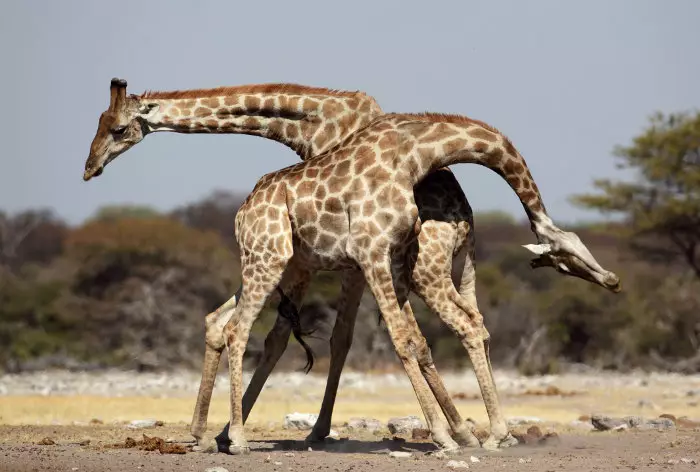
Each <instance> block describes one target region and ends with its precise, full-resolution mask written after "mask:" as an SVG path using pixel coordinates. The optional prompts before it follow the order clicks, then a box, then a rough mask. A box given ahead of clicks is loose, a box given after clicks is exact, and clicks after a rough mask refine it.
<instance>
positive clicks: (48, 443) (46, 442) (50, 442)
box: [37, 438, 56, 446]
mask: <svg viewBox="0 0 700 472" xmlns="http://www.w3.org/2000/svg"><path fill="white" fill-rule="evenodd" d="M37 444H38V445H40V446H53V445H54V444H56V441H54V440H53V439H51V438H44V439H42V440H41V441H39V442H38V443H37Z"/></svg>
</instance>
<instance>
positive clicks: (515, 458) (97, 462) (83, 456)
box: [0, 424, 700, 472]
mask: <svg viewBox="0 0 700 472" xmlns="http://www.w3.org/2000/svg"><path fill="white" fill-rule="evenodd" d="M213 426H214V425H213ZM216 426H219V427H220V426H221V425H216ZM523 428H525V427H524V426H523V427H521V428H520V430H522V429H523ZM248 432H249V437H250V439H251V447H252V452H251V454H250V455H246V456H230V455H226V454H221V453H218V454H203V453H193V452H187V453H185V454H168V453H165V454H163V453H161V452H159V451H158V450H155V451H150V452H149V451H144V450H140V449H139V448H138V445H137V446H136V447H132V448H123V447H122V448H114V447H113V445H114V444H120V445H122V446H123V445H124V443H125V440H126V439H127V437H131V438H133V439H134V440H137V441H138V440H142V434H146V435H147V436H151V437H153V436H156V437H160V438H165V439H170V440H188V433H187V426H186V425H184V424H180V425H173V426H169V425H165V426H162V427H155V428H150V429H145V430H127V429H125V427H124V426H114V425H109V426H107V425H93V426H2V427H0V471H3V472H4V471H13V472H14V471H18V472H19V471H22V472H24V471H73V472H76V471H127V470H134V471H136V470H138V471H204V470H205V469H207V468H210V467H224V468H226V469H227V470H228V471H229V472H233V471H258V470H261V471H265V470H269V471H284V472H288V471H306V470H330V471H350V470H353V471H365V470H375V471H402V472H408V471H413V470H416V471H417V470H421V471H427V470H430V471H433V470H451V469H450V468H449V467H448V465H447V464H448V461H450V460H457V461H465V462H466V463H467V464H468V465H469V468H470V469H471V470H489V471H492V470H508V471H509V472H510V471H519V470H533V469H534V470H538V471H542V472H545V471H547V472H548V471H559V470H596V471H609V470H620V469H622V470H626V469H630V470H665V469H669V468H672V469H673V470H697V469H698V468H700V465H697V464H693V463H692V462H691V461H692V460H695V461H697V460H698V459H700V431H697V430H684V429H682V428H681V429H677V430H674V431H666V432H657V431H625V432H588V433H566V434H561V435H559V437H558V439H555V440H551V441H549V442H547V443H546V444H544V445H518V446H516V447H513V448H510V449H506V450H503V451H500V452H486V451H484V450H480V449H476V450H475V449H472V450H465V451H464V452H463V453H460V454H457V455H454V456H450V457H448V458H446V459H440V458H436V457H433V456H432V455H431V451H434V450H435V448H434V446H433V445H432V444H430V443H429V442H427V441H415V440H411V439H408V440H406V441H402V440H394V439H392V438H388V437H387V438H382V437H381V435H379V436H375V435H372V434H369V433H365V434H364V435H349V436H348V437H344V436H346V435H344V434H342V433H341V437H340V438H339V439H338V440H332V441H329V442H328V443H327V444H325V445H320V446H315V447H314V448H313V450H312V451H309V450H308V446H307V445H306V444H304V442H303V437H304V433H303V432H289V431H286V430H270V431H261V430H260V429H259V428H252V429H249V431H248ZM44 438H49V439H51V440H52V441H54V442H55V444H52V445H39V443H40V442H42V440H44ZM88 440H89V443H87V441H88ZM44 442H51V441H44ZM167 446H168V444H165V447H167ZM389 451H408V452H411V453H412V457H410V458H392V457H390V456H389V455H388V452H389ZM471 456H474V457H476V458H477V459H478V461H479V462H472V458H471ZM669 461H670V462H669Z"/></svg>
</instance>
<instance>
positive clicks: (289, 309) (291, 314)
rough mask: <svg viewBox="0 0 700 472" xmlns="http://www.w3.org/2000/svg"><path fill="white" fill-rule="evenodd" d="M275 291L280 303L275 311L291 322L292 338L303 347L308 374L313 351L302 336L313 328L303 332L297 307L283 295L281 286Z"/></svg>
mask: <svg viewBox="0 0 700 472" xmlns="http://www.w3.org/2000/svg"><path fill="white" fill-rule="evenodd" d="M277 291H278V292H279V294H280V297H281V300H280V303H279V305H277V313H278V314H279V316H281V317H282V318H284V319H286V320H287V321H289V322H290V323H291V325H292V334H293V335H294V339H296V340H297V342H298V343H299V344H300V345H301V347H302V348H304V352H305V353H306V365H305V366H304V373H305V374H308V373H309V372H310V371H311V368H312V367H313V366H314V352H313V350H312V349H311V346H309V345H308V344H307V343H306V341H304V339H303V336H308V335H310V334H312V333H313V330H312V331H310V332H305V331H303V330H302V329H301V317H300V316H299V310H297V307H296V306H294V303H293V302H292V300H291V299H290V298H289V297H288V296H287V295H285V293H284V292H283V291H282V289H281V288H279V287H277Z"/></svg>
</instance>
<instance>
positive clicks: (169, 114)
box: [84, 79, 513, 450]
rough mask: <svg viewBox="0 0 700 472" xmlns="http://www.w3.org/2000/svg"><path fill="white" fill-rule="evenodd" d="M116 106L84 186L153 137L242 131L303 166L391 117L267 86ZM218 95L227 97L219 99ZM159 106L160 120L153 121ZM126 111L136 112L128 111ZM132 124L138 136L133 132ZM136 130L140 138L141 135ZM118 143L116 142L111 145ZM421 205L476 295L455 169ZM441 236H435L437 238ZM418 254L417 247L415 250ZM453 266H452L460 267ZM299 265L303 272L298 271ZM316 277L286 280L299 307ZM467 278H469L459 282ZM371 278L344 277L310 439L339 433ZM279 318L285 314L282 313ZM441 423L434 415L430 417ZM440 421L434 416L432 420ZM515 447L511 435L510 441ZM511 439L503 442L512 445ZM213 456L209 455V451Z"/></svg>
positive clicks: (448, 442)
mask: <svg viewBox="0 0 700 472" xmlns="http://www.w3.org/2000/svg"><path fill="white" fill-rule="evenodd" d="M110 92H111V94H110V106H109V109H108V110H107V112H105V113H104V114H103V116H101V118H100V125H99V127H98V132H97V135H96V137H95V139H94V140H93V144H92V146H91V153H90V158H89V159H88V162H87V163H86V170H85V174H84V179H85V180H88V179H90V178H92V177H94V176H98V175H100V174H101V173H102V170H103V168H104V166H105V165H107V164H108V163H109V162H110V161H111V160H112V159H114V158H115V157H116V156H117V155H118V154H120V153H121V152H124V151H125V150H126V149H128V148H130V147H131V146H133V145H134V144H136V143H137V142H138V141H140V140H141V139H143V137H144V136H145V135H146V134H148V133H151V132H155V131H176V132H184V133H189V132H195V133H206V132H210V133H240V134H253V135H257V136H263V137H266V138H269V139H274V140H276V141H279V142H280V143H282V144H284V145H286V146H288V147H290V148H292V149H293V150H295V151H296V152H297V154H298V155H299V156H300V157H301V158H302V159H308V158H309V157H311V156H315V155H318V154H320V153H322V152H325V150H327V149H330V148H331V147H333V146H336V145H338V144H339V143H340V142H342V141H343V140H344V139H345V138H346V137H347V136H349V135H351V134H352V133H353V132H355V131H356V130H357V129H360V128H361V127H363V126H366V125H367V124H369V122H370V121H371V120H372V119H374V118H376V117H378V116H380V115H381V114H382V113H383V112H382V110H381V108H380V107H379V105H378V104H377V103H376V101H375V100H374V99H373V98H372V97H370V96H368V95H366V94H364V93H361V92H341V91H335V90H329V89H324V88H318V87H308V86H300V85H296V84H259V85H246V86H238V87H226V88H219V89H213V90H212V89H208V90H188V91H184V92H182V91H175V92H158V93H148V92H147V93H146V94H144V95H142V96H139V97H137V96H133V95H132V96H130V97H128V98H127V97H126V81H124V80H121V79H113V80H112V82H111V84H110ZM217 95H219V96H220V98H217ZM156 107H157V109H158V111H159V113H158V114H157V115H154V114H153V110H154V109H155V108H156ZM124 108H127V109H128V110H124ZM129 126H134V127H135V128H136V130H135V131H136V132H135V133H132V132H130V130H129V129H128V128H129ZM138 133H141V134H140V135H139V134H138ZM110 140H111V142H110ZM416 192H417V195H418V196H417V199H418V202H419V208H420V209H421V217H422V219H423V227H424V233H423V234H424V236H425V237H428V236H429V235H430V234H434V235H437V234H438V230H439V235H440V236H441V238H442V239H444V241H446V242H447V243H446V244H445V243H439V244H437V246H435V247H431V246H430V245H431V244H432V243H431V242H429V241H424V242H421V244H423V247H424V248H426V250H430V251H431V253H433V254H438V253H440V252H441V251H444V258H445V261H450V263H446V264H445V267H444V268H443V273H444V274H446V275H445V276H450V273H452V274H453V275H452V276H453V278H454V281H455V283H458V284H460V281H462V280H464V281H467V283H461V286H463V287H464V290H465V296H470V292H469V291H470V290H473V282H469V281H470V280H472V279H473V277H474V270H473V262H472V261H473V256H474V236H473V216H472V210H471V207H470V206H469V203H468V201H467V199H466V197H465V196H464V194H463V192H462V190H461V188H460V186H459V184H458V182H457V181H456V179H455V178H454V175H453V174H452V173H451V172H450V171H449V169H441V170H440V171H439V172H435V173H434V174H431V176H429V177H428V178H427V179H426V180H425V181H424V182H423V183H421V184H420V185H419V186H418V187H417V190H416ZM433 229H434V231H433ZM415 252H417V248H416V250H415ZM453 259H454V262H453ZM295 267H296V266H295ZM312 272H313V271H311V270H308V269H306V268H304V267H301V266H300V267H296V268H295V269H294V270H290V271H289V276H288V277H287V278H286V279H285V280H284V281H282V283H281V286H282V287H284V291H286V292H288V293H289V294H290V297H291V298H292V299H293V302H294V305H296V306H299V305H300V302H301V299H302V298H303V295H304V293H305V291H306V288H307V287H308V284H309V281H310V278H311V275H312ZM460 274H463V275H460ZM364 287H365V281H364V277H363V276H362V274H361V273H360V272H358V271H357V270H346V271H344V273H343V276H342V290H341V296H340V298H339V300H338V317H337V321H336V325H335V327H334V329H333V334H332V337H331V340H330V342H331V364H330V369H329V373H328V381H327V385H326V391H325V394H324V399H323V402H322V406H321V411H320V413H319V418H318V421H317V422H316V424H315V426H314V428H313V430H312V432H311V434H309V437H308V438H307V439H309V440H311V441H320V440H322V439H323V438H325V437H326V436H327V435H328V434H329V432H330V427H331V416H332V411H333V406H334V403H335V397H336V392H337V389H338V384H339V380H340V374H341V371H342V368H343V365H344V362H345V358H346V356H347V352H348V351H349V348H350V345H351V342H352V332H353V328H354V324H355V319H356V315H357V310H358V307H359V302H360V298H361V296H362V293H363V291H364ZM235 304H236V297H235V296H234V297H232V298H231V299H230V300H229V301H227V302H226V303H225V304H224V305H222V306H221V307H219V308H218V309H217V310H215V311H214V312H213V313H210V314H209V315H207V317H206V319H205V324H206V327H207V329H206V340H207V342H206V348H205V358H204V367H203V371H202V381H201V383H200V389H199V393H198V398H197V403H196V406H195V412H194V415H193V420H192V425H191V432H192V434H193V436H194V437H195V438H196V439H197V441H198V443H200V444H206V445H207V446H209V448H211V447H212V446H214V447H215V445H214V444H212V442H213V441H212V440H211V438H206V439H205V438H203V433H204V431H205V430H206V419H207V414H208V407H209V403H210V400H211V394H212V390H213V386H214V381H215V379H216V370H217V366H218V363H219V358H220V356H221V352H222V350H223V347H224V344H223V337H222V329H223V324H224V323H225V321H226V320H228V318H229V317H230V314H231V310H232V308H233V307H235ZM405 310H406V311H407V317H408V319H409V323H410V325H411V328H412V329H413V330H414V336H415V344H416V348H417V349H418V350H419V351H420V352H422V353H423V354H422V356H423V358H424V359H426V361H425V362H422V363H421V373H422V374H423V375H424V376H425V377H426V379H427V380H428V382H429V387H430V389H431V390H432V391H433V392H436V393H435V395H436V396H437V398H438V400H439V403H440V408H441V409H442V410H443V412H444V414H445V415H446V417H447V419H448V423H449V426H450V428H451V429H452V431H453V432H454V436H455V438H456V439H457V441H458V442H459V445H466V446H478V445H479V442H478V440H477V439H476V437H475V436H474V435H473V433H472V432H471V429H470V428H469V427H468V426H467V423H465V422H464V421H463V420H462V418H461V416H460V415H459V412H458V411H457V409H456V408H455V406H454V404H453V402H452V400H451V398H450V396H449V394H448V393H447V391H446V389H445V387H444V385H443V383H442V380H441V379H440V376H439V375H438V373H437V370H436V369H435V366H434V364H433V363H432V359H430V350H429V348H428V345H427V342H426V341H425V338H424V337H423V336H422V334H421V333H420V330H419V328H418V325H417V323H415V319H414V318H413V314H412V312H410V307H409V306H406V307H405ZM281 313H282V312H281V311H280V315H281ZM289 334H290V324H289V322H287V320H286V319H285V317H284V316H278V318H277V320H276V322H275V325H274V326H273V328H272V329H271V331H270V333H269V334H268V336H267V338H266V340H265V350H264V353H263V357H262V361H261V363H260V365H259V366H258V367H257V368H256V370H255V373H254V375H253V378H252V380H251V382H250V384H249V386H248V389H247V390H246V393H245V397H244V400H243V404H244V416H245V417H247V416H248V414H249V412H250V410H251V409H252V406H253V404H254V403H255V400H256V399H257V397H258V395H259V393H260V391H261V390H262V387H263V385H264V383H265V380H266V379H267V377H268V376H269V374H270V372H271V371H272V369H273V367H274V366H275V364H276V363H277V361H278V360H279V358H280V357H281V355H282V353H283V351H284V349H285V348H286V345H287V342H288V340H289ZM418 398H419V403H420V404H421V407H422V408H423V409H424V410H425V409H434V406H433V405H431V403H432V402H431V401H430V400H428V398H429V393H428V392H427V391H426V390H425V388H424V387H422V388H421V390H420V393H419V397H418ZM432 416H434V415H432ZM432 416H426V418H427V419H429V418H430V417H432ZM432 430H433V431H434V438H435V440H436V442H437V443H438V444H440V445H441V447H443V448H444V449H447V450H451V449H455V448H456V447H457V446H458V445H457V443H455V441H453V440H452V439H451V438H450V437H449V435H448V434H446V433H445V431H444V430H442V429H441V426H440V425H435V426H434V427H432ZM509 440H510V441H512V440H513V438H512V437H510V438H509ZM506 443H507V442H503V445H506ZM204 449H206V448H204Z"/></svg>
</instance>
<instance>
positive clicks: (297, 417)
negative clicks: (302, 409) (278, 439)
mask: <svg viewBox="0 0 700 472" xmlns="http://www.w3.org/2000/svg"><path fill="white" fill-rule="evenodd" d="M316 420H318V415H314V414H312V413H297V412H294V413H290V414H288V415H286V416H285V417H284V427H285V428H286V429H300V430H306V429H311V428H313V427H314V425H315V424H316Z"/></svg>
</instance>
